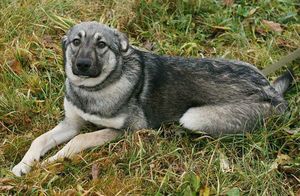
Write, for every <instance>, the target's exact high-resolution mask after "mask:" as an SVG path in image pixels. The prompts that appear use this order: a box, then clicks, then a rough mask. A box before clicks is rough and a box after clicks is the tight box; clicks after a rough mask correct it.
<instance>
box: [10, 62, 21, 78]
mask: <svg viewBox="0 0 300 196" xmlns="http://www.w3.org/2000/svg"><path fill="white" fill-rule="evenodd" d="M8 65H9V66H10V68H11V70H12V71H13V72H14V73H15V74H17V75H20V74H21V73H22V71H23V69H22V66H21V63H20V62H19V61H17V60H13V61H10V62H8Z"/></svg>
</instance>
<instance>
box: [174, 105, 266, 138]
mask: <svg viewBox="0 0 300 196" xmlns="http://www.w3.org/2000/svg"><path fill="white" fill-rule="evenodd" d="M271 109H272V107H271V105H270V104H269V103H229V104H223V105H208V106H202V107H193V108H190V109H188V110H187V111H186V112H185V113H184V114H183V116H182V117H181V118H180V120H179V122H180V123H181V124H182V126H183V127H185V128H187V129H190V130H192V131H199V132H204V133H207V134H209V135H212V136H218V135H222V134H230V133H242V132H243V131H251V130H253V129H254V128H256V127H257V126H258V125H259V124H260V123H261V120H262V119H263V118H264V117H266V116H268V115H269V114H270V112H271Z"/></svg>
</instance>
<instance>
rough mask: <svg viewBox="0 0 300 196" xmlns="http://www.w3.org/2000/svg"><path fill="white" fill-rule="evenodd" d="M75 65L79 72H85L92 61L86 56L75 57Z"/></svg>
mask: <svg viewBox="0 0 300 196" xmlns="http://www.w3.org/2000/svg"><path fill="white" fill-rule="evenodd" d="M76 66H77V68H78V70H79V71H80V72H86V71H87V70H88V69H89V68H90V67H91V66H92V61H91V60H90V59H88V58H80V59H77V62H76Z"/></svg>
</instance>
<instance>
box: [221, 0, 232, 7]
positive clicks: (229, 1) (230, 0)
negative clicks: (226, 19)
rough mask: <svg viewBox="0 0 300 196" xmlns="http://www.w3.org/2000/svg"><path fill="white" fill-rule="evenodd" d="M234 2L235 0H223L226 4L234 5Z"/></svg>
mask: <svg viewBox="0 0 300 196" xmlns="http://www.w3.org/2000/svg"><path fill="white" fill-rule="evenodd" d="M233 3H234V0H223V4H224V5H226V6H228V7H229V6H232V5H233Z"/></svg>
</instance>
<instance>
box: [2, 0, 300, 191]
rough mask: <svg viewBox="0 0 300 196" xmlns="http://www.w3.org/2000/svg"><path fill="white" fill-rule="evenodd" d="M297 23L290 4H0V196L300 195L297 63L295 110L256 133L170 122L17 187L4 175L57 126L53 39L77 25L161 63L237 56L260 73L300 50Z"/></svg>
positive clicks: (85, 0) (58, 57) (285, 0)
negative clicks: (161, 57) (117, 35)
mask: <svg viewBox="0 0 300 196" xmlns="http://www.w3.org/2000/svg"><path fill="white" fill-rule="evenodd" d="M299 15H300V3H299V1H297V0H277V1H275V0H267V1H254V0H253V1H246V0H240V1H234V0H223V1H222V0H220V1H211V0H208V1H201V0H184V1H179V0H164V1H163V0H128V1H125V0H114V1H111V0H103V1H92V0H63V1H62V0H61V1H59V0H18V1H17V0H1V2H0V16H1V17H0V34H1V36H0V54H1V58H0V193H3V194H6V195H15V194H16V195H23V194H26V195H30V194H33V195H56V194H58V195H66V194H69V195H77V194H78V195H199V194H200V195H210V194H211V195H234V196H235V195H299V194H300V157H299V155H300V129H299V127H300V115H299V114H300V86H299V85H300V80H299V78H300V68H299V64H300V60H299V59H298V60H296V61H294V62H293V63H292V64H290V65H291V66H292V67H293V69H294V71H295V81H294V85H293V87H291V88H290V89H289V91H288V93H287V94H286V95H285V97H286V99H287V100H288V102H289V106H290V110H289V111H288V112H287V113H286V114H285V115H283V116H274V117H272V118H269V119H265V121H264V126H263V127H262V128H261V129H259V130H256V131H254V132H252V133H245V134H240V135H227V136H224V137H222V138H211V137H209V136H206V135H194V134H192V133H189V132H188V131H187V130H184V129H183V128H181V127H180V126H178V124H176V123H175V124H171V125H164V126H162V127H161V129H159V130H140V131H137V132H136V133H126V134H125V136H124V137H122V138H120V139H118V140H116V141H114V142H112V143H109V144H106V145H105V146H101V147H96V148H92V149H89V150H87V151H84V152H82V153H80V154H79V155H77V156H75V157H73V158H72V159H70V160H62V161H59V162H56V163H53V164H51V165H48V166H46V167H42V166H40V165H39V164H37V165H36V166H35V167H34V169H33V171H32V172H30V173H29V174H27V175H25V176H23V177H21V178H19V177H14V176H13V175H12V174H11V173H10V169H11V168H12V167H13V166H14V165H15V164H17V163H18V162H19V161H20V160H21V158H22V156H23V155H24V153H25V152H26V151H27V149H28V148H29V146H30V143H31V142H32V140H33V139H34V138H36V137H37V136H39V135H41V134H42V133H44V132H46V131H48V130H49V129H51V128H53V127H54V126H55V125H56V124H57V123H58V122H59V121H60V120H61V119H62V117H63V110H62V102H63V96H64V86H63V82H64V78H65V74H64V70H63V63H62V51H61V47H60V39H61V37H62V36H63V35H64V34H65V32H66V31H67V30H68V29H69V28H70V27H71V26H72V25H73V24H75V23H77V22H80V21H88V20H95V21H99V22H102V23H105V24H107V25H110V26H113V27H115V28H118V29H119V30H120V31H122V32H124V33H126V34H127V35H128V37H129V40H130V42H131V43H132V45H135V46H138V47H142V48H146V49H147V50H152V51H153V52H155V53H158V54H167V55H174V56H175V55H181V56H193V57H216V58H227V59H239V60H243V61H246V62H249V63H252V64H254V65H256V66H257V67H258V68H260V69H262V68H264V67H266V66H268V65H270V64H272V63H273V62H276V61H277V60H279V59H280V58H281V57H283V56H284V55H287V54H288V53H290V52H292V51H294V50H295V49H297V48H298V47H299V46H300V25H299V24H300V17H299ZM284 70H285V68H283V69H281V70H278V71H277V72H275V73H273V74H271V75H270V76H269V79H270V80H273V79H275V78H276V77H277V76H279V75H280V74H281V73H282V72H283V71H284ZM191 96H192V94H191ZM89 129H90V128H89V127H87V128H86V129H85V130H83V131H88V130H89ZM59 148H61V146H58V147H57V148H55V149H53V150H51V151H50V152H49V153H47V154H46V157H49V156H51V155H53V154H54V153H55V152H57V151H58V149H59Z"/></svg>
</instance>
